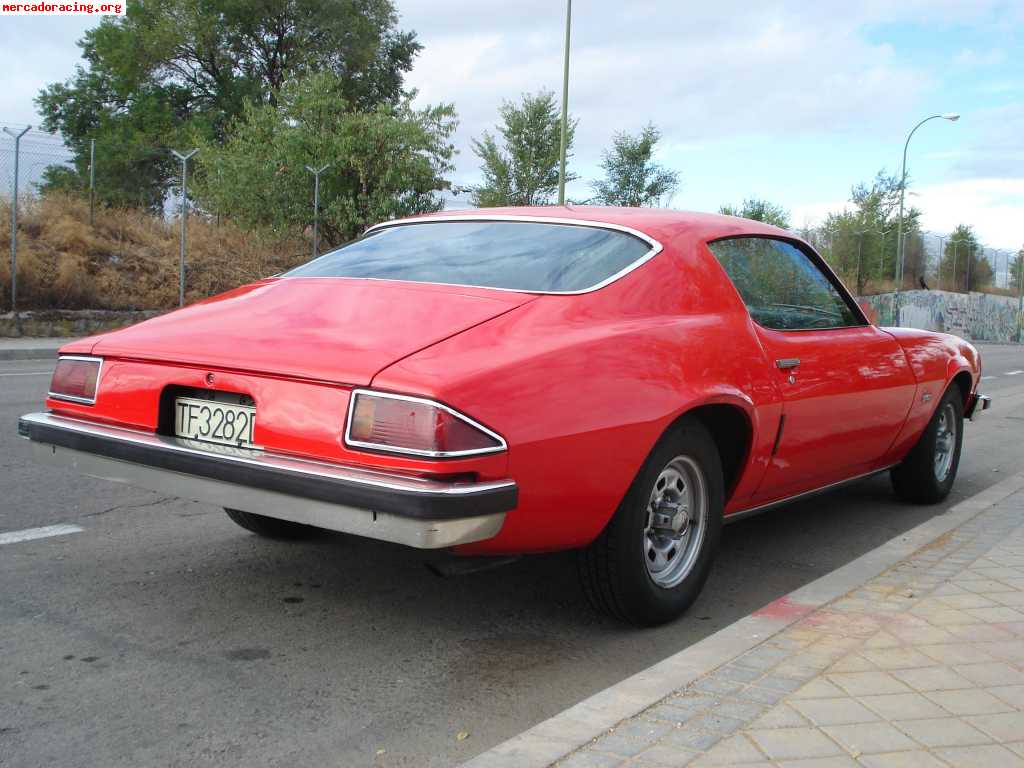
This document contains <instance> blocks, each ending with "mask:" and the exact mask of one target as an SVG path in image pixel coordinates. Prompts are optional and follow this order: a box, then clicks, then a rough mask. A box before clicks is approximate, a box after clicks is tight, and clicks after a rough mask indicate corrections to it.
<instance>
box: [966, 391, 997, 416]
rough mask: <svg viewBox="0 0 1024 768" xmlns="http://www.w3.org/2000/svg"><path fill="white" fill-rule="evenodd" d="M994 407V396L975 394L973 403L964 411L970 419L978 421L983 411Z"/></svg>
mask: <svg viewBox="0 0 1024 768" xmlns="http://www.w3.org/2000/svg"><path fill="white" fill-rule="evenodd" d="M991 407H992V398H991V397H989V396H988V395H977V394H976V395H975V396H974V398H973V399H972V400H971V404H970V405H968V406H967V411H966V412H965V413H964V418H966V419H970V420H971V421H977V420H978V417H979V416H981V414H982V413H984V412H985V411H987V410H988V409H989V408H991Z"/></svg>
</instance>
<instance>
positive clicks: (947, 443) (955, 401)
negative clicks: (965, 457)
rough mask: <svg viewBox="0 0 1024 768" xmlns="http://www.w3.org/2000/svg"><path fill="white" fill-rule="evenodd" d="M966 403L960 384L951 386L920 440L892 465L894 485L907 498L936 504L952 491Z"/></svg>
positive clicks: (903, 497) (958, 461) (898, 492)
mask: <svg viewBox="0 0 1024 768" xmlns="http://www.w3.org/2000/svg"><path fill="white" fill-rule="evenodd" d="M963 439H964V404H963V399H962V398H961V395H960V388H959V387H957V386H956V385H953V386H950V388H949V389H948V390H946V394H945V395H943V396H942V400H941V401H940V402H939V407H938V408H936V409H935V413H934V414H933V415H932V420H931V421H930V422H928V426H927V427H926V428H925V430H924V432H923V433H922V434H921V437H920V438H918V441H917V444H916V445H915V446H914V447H913V448H912V449H911V451H910V453H908V454H907V456H906V458H904V459H903V461H901V462H900V463H899V464H897V465H896V466H895V467H893V469H892V472H891V476H892V487H893V489H894V490H895V491H896V495H897V496H898V497H899V498H901V499H903V500H904V501H909V502H913V503H915V504H935V503H937V502H940V501H942V500H943V499H944V498H946V497H947V496H948V495H949V492H950V490H952V488H953V482H954V481H955V480H956V472H957V469H958V468H959V466H960V449H961V447H962V445H963Z"/></svg>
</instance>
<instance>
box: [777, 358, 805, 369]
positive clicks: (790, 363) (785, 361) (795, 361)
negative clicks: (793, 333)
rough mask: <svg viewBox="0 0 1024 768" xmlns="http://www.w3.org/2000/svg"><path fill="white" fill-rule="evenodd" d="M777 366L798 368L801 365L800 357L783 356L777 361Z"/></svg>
mask: <svg viewBox="0 0 1024 768" xmlns="http://www.w3.org/2000/svg"><path fill="white" fill-rule="evenodd" d="M775 365H776V367H778V368H780V369H782V370H786V369H787V368H796V367H797V366H798V365H800V358H799V357H782V358H779V359H778V360H776V361H775Z"/></svg>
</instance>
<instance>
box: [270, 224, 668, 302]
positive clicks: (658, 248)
mask: <svg viewBox="0 0 1024 768" xmlns="http://www.w3.org/2000/svg"><path fill="white" fill-rule="evenodd" d="M438 221H442V222H444V221H447V222H451V221H518V222H526V223H533V224H565V225H569V226H574V227H589V228H590V229H610V230H613V231H615V232H623V233H625V234H627V235H633V237H637V238H639V239H640V240H643V241H644V242H645V243H647V244H648V245H649V246H651V250H650V251H648V252H647V253H646V254H644V255H643V256H641V257H640V258H639V259H637V260H636V261H634V262H633V263H632V264H629V265H628V266H626V267H623V268H622V269H620V270H619V271H618V272H616V273H615V274H614V275H611V276H610V277H606V278H605V279H604V280H602V281H601V282H599V283H597V284H596V285H592V286H590V287H589V288H582V289H580V290H578V291H527V290H524V289H522V288H496V287H494V286H491V285H470V284H468V283H437V282H431V281H427V280H423V281H419V280H391V279H386V278H380V277H325V276H323V275H319V276H318V275H308V276H304V277H302V278H301V279H303V280H372V281H378V282H388V283H412V284H416V285H448V286H452V287H455V288H479V289H481V290H485V291H505V292H507V293H527V294H530V295H532V296H580V295H582V294H585V293H592V292H593V291H599V290H600V289H602V288H604V287H605V286H607V285H611V284H612V283H614V282H615V281H616V280H620V279H621V278H623V277H625V276H626V275H628V274H629V273H630V272H632V271H633V270H635V269H638V268H640V267H642V266H643V265H644V264H646V263H647V262H648V261H650V260H651V259H653V258H654V257H655V256H657V255H658V254H659V253H661V252H662V250H664V248H663V246H662V244H661V243H660V242H658V241H657V240H655V239H654V238H653V237H651V236H650V235H648V234H646V233H644V232H641V231H640V230H638V229H633V228H632V227H625V226H623V225H621V224H611V223H608V222H603V221H588V220H587V219H572V218H564V217H561V216H515V215H511V214H484V215H480V216H472V215H466V214H461V215H460V214H446V215H444V216H423V217H421V218H413V219H395V220H394V221H382V222H381V223H380V224H375V225H374V226H372V227H370V228H369V229H368V230H366V232H365V234H364V236H369V235H371V234H373V233H375V232H380V231H381V230H383V229H389V228H391V227H410V226H415V225H419V224H430V223H431V222H438ZM327 255H329V252H328V253H325V254H324V256H327ZM324 256H320V257H319V258H323V257H324ZM306 263H307V264H309V263H311V262H306ZM281 279H282V280H288V279H290V278H288V276H287V275H285V276H283V277H282V278H281Z"/></svg>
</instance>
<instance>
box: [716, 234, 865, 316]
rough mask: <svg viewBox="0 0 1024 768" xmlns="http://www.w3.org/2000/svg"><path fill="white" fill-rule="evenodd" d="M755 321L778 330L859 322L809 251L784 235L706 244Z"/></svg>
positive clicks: (742, 238) (717, 241)
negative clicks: (801, 248)
mask: <svg viewBox="0 0 1024 768" xmlns="http://www.w3.org/2000/svg"><path fill="white" fill-rule="evenodd" d="M708 246H709V247H710V248H711V252H712V253H713V254H714V255H715V258H717V259H718V261H719V263H720V264H721V265H722V267H723V268H724V269H725V271H726V273H727V274H728V275H729V278H730V279H731V280H732V282H733V284H734V285H735V286H736V290H738V291H739V293H740V296H742V297H743V302H744V303H745V304H746V305H747V310H748V311H749V312H750V316H751V317H752V318H754V321H755V322H757V323H758V324H759V325H761V326H763V327H765V328H774V329H776V330H780V331H794V330H809V329H812V328H844V327H847V326H851V325H863V321H861V320H860V318H858V317H857V315H856V314H855V313H854V312H853V310H852V309H851V308H850V306H849V305H848V304H847V302H846V300H845V299H844V298H843V296H842V295H841V294H840V293H839V291H838V290H837V289H836V287H835V286H834V285H833V284H832V282H831V281H830V280H829V279H828V278H827V277H826V276H825V274H824V273H823V272H822V271H821V269H819V268H818V266H817V265H816V264H815V263H814V262H813V261H811V259H810V258H808V256H807V254H805V253H804V252H803V251H801V250H800V249H799V248H797V247H796V246H794V245H791V244H790V243H787V242H785V241H783V240H773V239H771V238H766V237H738V238H732V239H728V240H716V241H715V242H713V243H709V244H708Z"/></svg>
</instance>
